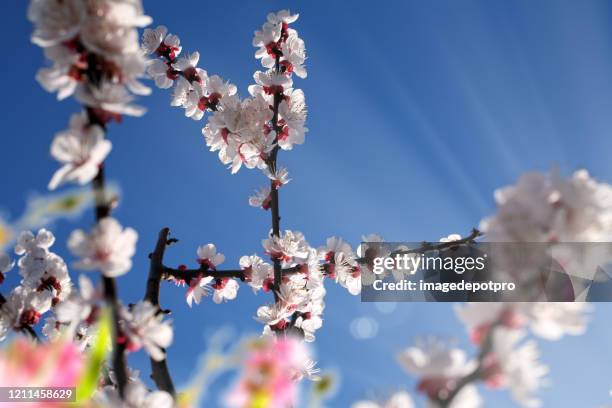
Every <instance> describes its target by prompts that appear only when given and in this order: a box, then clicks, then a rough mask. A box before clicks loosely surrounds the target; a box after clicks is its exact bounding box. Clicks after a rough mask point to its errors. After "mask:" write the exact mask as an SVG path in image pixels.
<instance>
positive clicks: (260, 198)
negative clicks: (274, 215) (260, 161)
mask: <svg viewBox="0 0 612 408" xmlns="http://www.w3.org/2000/svg"><path fill="white" fill-rule="evenodd" d="M271 200H272V197H271V196H270V187H267V186H266V187H262V188H260V189H259V190H257V191H255V194H253V195H252V196H250V197H249V205H250V206H251V207H258V208H263V209H264V210H268V209H269V208H270V204H271Z"/></svg>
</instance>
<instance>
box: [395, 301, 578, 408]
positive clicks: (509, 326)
mask: <svg viewBox="0 0 612 408" xmlns="http://www.w3.org/2000/svg"><path fill="white" fill-rule="evenodd" d="M587 310H588V307H587V306H585V305H584V304H583V303H468V304H466V305H463V306H459V307H457V315H458V317H459V319H460V320H461V321H462V322H463V323H464V324H465V325H466V327H467V329H468V332H469V334H470V338H471V340H472V342H473V343H474V344H475V345H476V346H477V347H479V349H480V352H479V355H478V357H477V358H474V359H470V358H468V355H467V353H466V352H465V351H464V350H462V349H459V348H455V347H453V346H450V345H449V344H445V343H444V342H441V341H439V340H436V339H428V340H427V341H424V342H421V343H420V344H417V345H415V346H412V347H409V348H407V349H405V350H403V351H402V352H401V353H400V354H399V355H398V360H399V363H400V364H401V365H402V367H403V368H404V369H405V370H406V371H407V372H409V373H410V374H413V375H416V376H417V377H418V378H419V382H418V384H417V390H418V391H419V392H421V393H423V394H425V395H426V396H427V398H428V399H429V401H430V405H431V406H434V407H435V406H441V403H442V402H443V401H446V400H447V399H448V398H451V396H452V398H451V403H450V405H444V406H450V407H455V408H457V407H479V406H482V404H483V401H482V398H481V397H480V396H479V394H478V390H477V388H476V386H475V382H476V381H481V382H483V383H484V384H485V385H486V386H487V387H489V388H493V389H507V390H509V391H510V393H511V395H512V396H513V398H514V399H515V400H516V401H517V402H518V403H520V404H521V405H523V406H526V407H537V406H539V400H538V398H537V396H536V395H535V393H536V392H537V391H538V389H539V388H540V387H542V386H543V385H544V384H546V378H545V376H546V374H547V372H548V368H547V367H546V366H545V365H544V364H542V363H541V362H540V361H539V360H538V358H539V352H538V347H537V343H536V341H535V340H534V339H527V329H530V330H531V332H532V333H533V334H534V335H536V336H537V337H541V338H544V339H547V340H558V339H560V338H562V337H563V336H564V335H580V334H583V333H584V331H585V330H586V316H585V312H586V311H587ZM466 378H469V379H470V380H469V381H466V382H465V383H464V384H462V381H464V380H465V379H466ZM460 384H462V385H460Z"/></svg>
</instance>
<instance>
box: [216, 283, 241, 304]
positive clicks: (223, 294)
mask: <svg viewBox="0 0 612 408" xmlns="http://www.w3.org/2000/svg"><path fill="white" fill-rule="evenodd" d="M212 288H213V290H214V293H213V302H215V303H221V302H223V301H225V300H233V299H236V295H237V294H238V282H236V280H234V279H230V278H223V279H217V281H216V282H215V283H214V284H213V285H212Z"/></svg>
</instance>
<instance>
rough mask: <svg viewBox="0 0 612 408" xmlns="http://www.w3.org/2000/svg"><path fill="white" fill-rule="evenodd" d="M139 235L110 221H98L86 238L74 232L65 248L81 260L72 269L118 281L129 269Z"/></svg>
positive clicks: (79, 232)
mask: <svg viewBox="0 0 612 408" xmlns="http://www.w3.org/2000/svg"><path fill="white" fill-rule="evenodd" d="M137 239H138V234H137V233H136V231H135V230H133V229H132V228H125V229H124V228H123V227H122V226H121V224H119V222H118V221H117V220H116V219H114V218H111V217H106V218H103V219H102V220H100V221H99V222H98V223H97V224H96V226H95V227H94V228H93V229H92V231H91V232H90V233H89V234H87V233H86V232H85V231H83V230H75V231H73V232H72V234H70V237H69V238H68V248H69V249H70V250H71V251H72V253H73V254H74V255H76V256H78V257H80V258H81V259H80V260H79V261H78V262H76V263H75V267H77V268H79V269H84V270H95V269H98V270H100V271H101V272H102V273H103V274H104V276H107V277H117V276H121V275H123V274H124V273H126V272H127V271H128V270H130V268H131V267H132V259H131V258H132V256H133V255H134V252H135V251H136V241H137Z"/></svg>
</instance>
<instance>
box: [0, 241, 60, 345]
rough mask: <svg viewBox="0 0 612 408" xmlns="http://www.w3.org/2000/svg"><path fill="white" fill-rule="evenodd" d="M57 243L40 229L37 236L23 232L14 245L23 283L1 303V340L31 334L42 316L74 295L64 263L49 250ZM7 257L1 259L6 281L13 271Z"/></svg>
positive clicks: (1, 268) (1, 267)
mask: <svg viewBox="0 0 612 408" xmlns="http://www.w3.org/2000/svg"><path fill="white" fill-rule="evenodd" d="M54 242H55V237H54V236H53V234H52V233H51V232H50V231H48V230H46V229H41V230H40V231H38V233H37V234H36V235H34V234H33V233H32V232H29V231H26V232H22V233H21V234H20V235H19V237H18V239H17V244H16V245H15V253H16V254H17V255H20V256H21V257H20V258H19V261H18V262H17V265H18V267H19V274H20V275H21V282H20V283H19V285H17V286H16V287H15V288H13V290H12V291H11V292H10V294H9V295H8V296H7V298H6V299H5V300H4V302H0V339H4V338H5V337H6V334H7V332H8V331H9V330H11V329H12V330H16V331H23V330H31V328H32V327H33V326H35V325H37V324H38V323H39V321H40V319H41V316H42V315H43V314H45V313H46V312H48V311H49V310H51V309H52V308H57V307H59V305H60V304H61V302H63V301H64V300H66V299H67V298H68V297H69V296H70V294H71V292H72V281H71V280H70V276H69V274H68V267H67V266H66V263H65V262H64V260H63V259H62V258H61V257H60V256H58V255H57V254H55V253H53V252H51V251H50V250H49V248H50V247H51V246H52V245H53V243H54ZM13 264H14V263H13V262H11V261H10V260H9V257H8V256H7V255H3V256H1V257H0V271H1V272H0V273H1V274H2V275H1V276H2V277H3V276H4V274H5V273H6V272H8V271H9V270H10V269H12V267H13Z"/></svg>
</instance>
